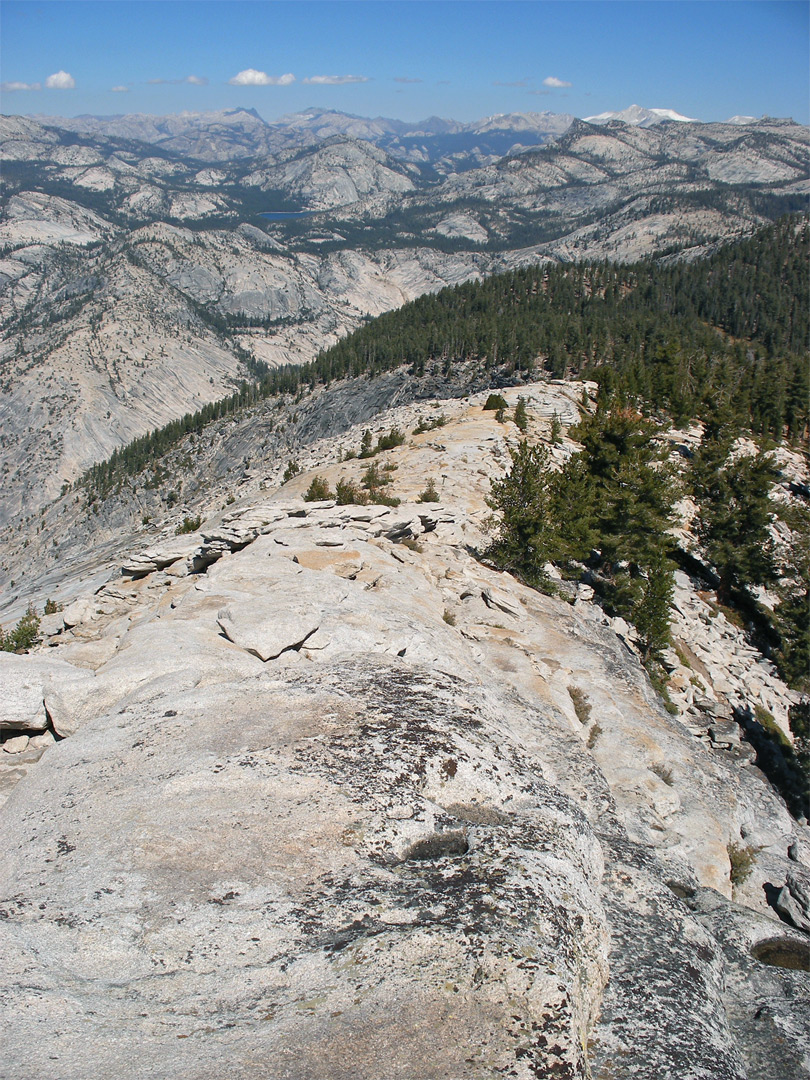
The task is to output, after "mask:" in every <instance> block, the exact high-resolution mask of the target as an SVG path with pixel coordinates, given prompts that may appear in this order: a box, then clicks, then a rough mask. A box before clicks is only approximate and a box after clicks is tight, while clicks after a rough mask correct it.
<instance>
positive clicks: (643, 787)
mask: <svg viewBox="0 0 810 1080" xmlns="http://www.w3.org/2000/svg"><path fill="white" fill-rule="evenodd" d="M518 392H520V393H522V394H523V395H524V396H527V398H528V400H529V412H530V423H531V425H532V428H531V430H530V434H532V433H533V434H535V435H538V434H541V433H542V432H544V431H545V426H547V425H548V423H549V422H550V419H551V416H552V414H553V412H559V413H561V414H562V413H563V412H564V407H565V403H566V402H567V404H568V407H569V408H570V409H571V410H573V405H572V396H573V397H574V399H575V397H576V396H578V394H579V393H580V392H581V387H573V388H567V387H566V388H557V389H555V388H553V387H552V388H549V387H547V386H538V387H537V388H536V390H534V391H533V390H532V389H531V388H523V389H522V390H521V391H517V390H515V391H512V390H506V391H504V393H505V394H506V395H507V398H508V399H509V400H510V405H512V406H513V405H514V403H515V401H516V398H517V394H518ZM532 395H534V396H532ZM555 395H556V396H555ZM566 395H569V396H568V397H566ZM480 405H481V400H479V399H477V398H472V399H471V400H469V401H466V402H462V401H457V402H452V403H445V405H444V406H443V407H444V408H445V409H446V412H447V414H448V416H447V423H446V424H445V425H444V426H442V428H441V429H440V430H431V431H427V432H424V433H422V434H419V435H416V436H414V437H412V438H410V439H409V441H408V443H407V445H404V446H401V447H397V448H395V449H394V450H391V451H389V452H387V454H386V455H381V456H380V459H379V460H380V462H381V463H388V464H393V465H396V466H397V468H396V469H392V470H390V474H391V475H392V476H393V477H394V489H395V490H396V491H397V492H398V493H399V494H400V495H401V497H402V503H401V505H399V506H397V507H386V506H339V505H336V504H335V503H334V501H331V500H325V501H323V502H319V503H307V502H305V501H303V500H302V498H301V494H302V493H303V492H305V491H306V490H307V487H308V486H309V483H310V481H311V479H312V471H310V472H309V473H306V472H305V473H302V474H301V475H300V476H298V477H296V478H295V479H294V480H293V481H291V482H290V483H289V484H286V485H284V487H283V488H282V489H281V490H275V489H272V490H271V489H267V490H263V491H262V490H259V489H258V488H253V489H251V490H249V491H248V492H246V494H245V496H244V497H243V498H242V500H241V501H239V502H237V503H235V505H232V506H229V507H228V508H227V510H226V511H225V512H224V513H221V514H217V515H213V516H212V517H211V519H210V520H208V521H206V522H205V523H204V524H203V525H202V526H201V529H200V530H199V531H198V532H197V533H195V534H192V535H189V536H184V537H182V538H179V537H177V536H175V535H173V534H172V533H171V530H167V532H166V535H164V536H163V537H162V538H161V537H158V538H155V537H152V538H150V541H149V543H148V546H147V545H144V548H143V549H142V550H141V552H140V553H139V552H137V551H132V550H129V549H128V550H125V551H121V552H119V558H118V564H117V565H118V566H119V567H124V569H125V571H126V572H125V573H124V574H123V575H121V573H120V570H119V571H118V572H117V573H116V574H115V575H113V576H112V577H110V578H109V580H107V582H106V583H104V584H101V585H100V586H97V587H96V588H95V590H94V591H93V592H92V593H90V594H89V595H87V594H81V593H80V592H78V591H77V589H76V587H75V583H74V584H71V585H70V592H69V593H66V595H70V596H71V597H72V598H73V603H71V604H70V605H69V606H66V607H65V609H64V611H62V612H60V613H59V615H60V616H61V618H59V619H54V621H53V623H52V625H51V626H50V630H49V636H48V637H47V638H46V639H45V642H44V643H43V645H41V646H40V647H39V648H38V649H37V650H36V651H35V652H33V653H31V654H29V655H27V656H22V657H16V656H15V657H5V656H4V655H0V674H1V675H2V677H3V678H4V697H5V699H6V708H7V709H9V710H14V711H13V716H14V717H18V719H16V720H13V722H8V723H7V722H6V721H5V720H3V722H2V724H0V727H4V734H5V735H6V736H7V737H6V740H5V742H4V743H3V750H2V751H0V779H1V780H2V784H3V790H4V791H5V792H7V793H8V798H7V801H6V802H5V805H4V806H3V808H2V815H3V836H4V843H3V845H2V849H1V850H0V882H2V887H1V888H0V942H2V954H3V957H4V963H3V975H2V989H1V990H0V993H2V1001H3V1021H2V1024H3V1036H2V1037H3V1047H4V1051H3V1062H4V1065H3V1068H4V1070H5V1071H6V1072H7V1073H8V1075H9V1076H14V1077H15V1080H42V1078H43V1077H48V1078H50V1077H59V1080H101V1078H102V1077H103V1078H105V1080H106V1078H107V1077H109V1076H110V1075H116V1076H118V1077H121V1078H122V1080H142V1078H144V1077H170V1078H172V1080H174V1078H177V1080H209V1078H210V1077H214V1076H216V1077H219V1076H228V1077H234V1078H237V1080H239V1078H244V1080H259V1078H267V1080H270V1078H273V1080H278V1078H289V1080H321V1078H324V1077H329V1078H330V1080H332V1078H334V1080H340V1078H342V1077H346V1078H347V1080H348V1078H349V1077H351V1078H360V1080H364V1078H365V1080H379V1078H380V1077H383V1076H384V1077H386V1078H389V1077H390V1078H401V1080H414V1078H417V1077H418V1078H420V1080H432V1078H444V1080H461V1078H465V1080H467V1078H468V1080H482V1078H491V1080H495V1078H496V1077H503V1076H509V1077H515V1078H520V1080H534V1078H537V1077H543V1078H549V1080H551V1078H552V1077H554V1078H560V1077H564V1078H571V1080H579V1078H582V1080H585V1078H587V1077H590V1078H591V1080H616V1078H622V1080H631V1078H632V1080H635V1078H638V1080H665V1078H666V1080H670V1078H671V1080H676V1078H677V1080H681V1078H694V1080H715V1078H717V1080H799V1078H801V1077H805V1076H806V1075H807V1062H808V1060H810V1057H809V1056H808V1055H810V1040H809V1039H808V1035H807V1032H808V1030H810V1029H809V1028H808V1025H807V1019H808V1017H807V1007H806V1002H807V998H808V990H810V975H808V972H807V967H808V962H807V954H808V942H810V937H808V934H807V932H806V929H803V928H802V923H801V918H806V896H807V889H806V882H807V873H808V869H810V867H809V866H808V863H809V862H810V860H809V859H808V852H810V846H808V845H809V843H810V837H808V830H807V827H806V825H804V824H802V823H800V822H798V821H796V820H795V819H793V818H792V817H791V815H790V814H789V813H788V811H787V809H786V807H785V805H784V803H783V802H782V800H781V799H780V798H779V796H778V795H777V794H776V793H775V792H774V790H773V789H772V788H771V787H770V786H769V785H768V783H767V781H766V780H765V777H764V776H763V775H762V774H761V773H760V772H759V770H758V769H757V767H756V765H754V764H751V763H749V760H748V759H745V760H743V759H742V758H740V757H739V755H738V753H737V749H735V747H738V746H746V745H748V744H747V743H745V740H744V735H743V733H742V732H741V731H740V730H739V729H736V730H735V728H734V726H733V725H732V724H730V722H729V719H728V718H727V716H726V713H727V711H728V702H727V700H726V699H725V698H724V697H723V695H722V693H721V692H720V691H719V690H718V688H717V687H716V685H715V683H714V682H713V681H712V672H711V671H710V670H709V666H708V665H707V666H706V674H705V677H704V686H703V690H702V691H701V693H702V695H703V696H702V697H700V698H696V697H695V695H690V696H689V698H688V700H685V701H684V706H683V711H682V712H681V714H680V715H679V716H671V715H669V714H668V713H667V712H666V711H665V710H664V709H663V707H662V705H661V703H660V700H659V699H658V698H657V697H656V694H655V692H654V691H653V689H652V687H651V685H650V683H649V681H648V679H647V676H646V674H645V672H644V670H643V668H642V667H641V665H640V663H639V661H638V657H637V655H636V653H635V652H634V651H633V649H632V647H631V642H630V634H629V630H628V627H627V624H626V623H625V624H623V625H619V622H620V621H619V620H613V622H611V621H609V620H606V619H605V618H604V617H603V616H602V613H601V611H600V610H599V609H597V608H596V607H595V606H594V605H593V604H592V603H591V602H590V601H589V600H586V599H585V598H584V596H585V593H584V592H583V594H582V595H581V596H580V597H579V599H577V600H576V602H575V603H573V604H571V603H567V602H566V601H565V600H564V599H562V598H558V597H549V596H543V595H541V594H539V593H536V592H534V591H532V590H530V589H527V588H525V587H524V586H522V585H520V584H519V583H518V582H516V581H515V580H513V579H512V578H511V577H510V576H509V575H507V574H503V573H498V572H496V571H494V570H492V569H490V568H488V567H486V566H485V565H483V564H482V563H480V562H478V561H477V560H476V559H475V558H474V557H473V555H472V554H471V550H472V549H474V548H475V547H476V546H478V545H480V543H481V541H482V537H483V533H482V527H483V526H484V524H485V519H486V515H487V514H488V513H489V509H488V507H487V506H486V503H485V497H486V494H487V492H488V490H489V478H490V476H492V475H497V474H498V472H499V471H502V470H503V468H504V467H505V464H506V461H507V460H508V455H507V452H506V446H507V445H508V441H509V440H510V439H511V438H513V437H514V433H513V432H512V431H511V429H510V427H509V426H508V425H507V426H504V425H500V424H497V423H496V422H495V420H494V419H493V417H492V416H491V414H490V415H487V414H485V413H484V412H483V411H482V409H481V407H480ZM420 408H421V409H422V410H424V406H417V405H414V404H411V405H408V406H404V407H402V408H401V409H400V410H399V411H396V412H394V413H392V414H388V415H386V416H385V417H382V418H381V419H380V421H379V424H378V425H377V429H375V434H377V433H378V430H379V431H380V432H381V431H385V430H387V429H389V428H390V427H391V426H392V425H393V424H394V423H397V424H399V425H400V426H401V427H402V428H403V430H406V429H407V430H409V431H410V430H411V429H412V427H413V424H414V422H415V420H416V418H417V417H418V415H419V411H418V410H419V409H420ZM544 425H545V426H544ZM360 434H361V431H360V429H357V430H356V431H353V433H352V437H353V438H354V439H355V442H359V438H360ZM346 441H347V440H346V436H345V435H341V438H340V439H339V440H337V439H332V440H331V441H329V440H327V441H326V442H324V443H323V444H319V445H318V446H316V447H315V448H314V449H313V451H312V462H311V464H312V467H313V470H314V469H315V468H317V471H318V474H319V475H321V476H323V477H325V479H327V481H328V482H329V484H330V485H331V486H334V484H335V482H336V479H337V478H338V477H340V476H347V475H348V477H349V478H350V479H353V480H354V481H357V480H358V479H359V475H360V470H361V468H362V467H364V463H363V462H359V461H345V460H344V461H341V457H342V456H343V455H342V452H341V451H342V449H343V448H345V445H346ZM569 451H570V445H568V444H566V445H565V446H563V447H562V448H561V450H560V452H561V453H562V452H569ZM352 470H354V472H352ZM443 476H452V483H450V482H448V483H446V484H445V483H441V484H440V486H441V487H442V491H441V502H437V503H421V502H419V501H418V496H419V492H420V491H421V490H422V489H424V488H425V485H426V482H427V480H428V478H430V477H436V478H441V477H443ZM88 580H93V581H95V580H96V577H94V576H93V575H90V576H89V578H88ZM66 588H67V585H66ZM679 588H680V589H681V590H682V592H683V593H684V594H685V593H686V591H687V590H688V588H689V584H688V581H687V580H684V581H681V582H680V583H679ZM683 606H684V607H686V606H688V605H687V604H686V600H685V598H684V602H683ZM614 624H615V625H614ZM685 626H686V629H684V630H683V631H682V632H683V633H684V635H686V633H687V630H688V622H687V623H686V624H685ZM735 647H736V646H735ZM716 652H717V657H716V659H715V660H714V661H713V668H717V669H718V670H719V668H718V665H721V666H722V663H723V662H724V661H723V654H721V652H720V651H719V646H718V647H717V649H716ZM756 676H757V672H754V677H756ZM758 685H759V684H758V683H756V684H752V686H754V687H756V686H758ZM6 686H8V687H9V688H10V690H7V691H6V690H5V687H6ZM742 686H743V684H742V682H738V683H736V684H735V687H734V690H735V694H739V693H742V690H741V689H740V688H741V687H742ZM752 692H753V691H752ZM780 693H781V691H780ZM696 702H697V704H696ZM699 706H702V708H703V712H702V714H701V715H703V716H705V727H706V729H707V730H708V729H709V728H711V730H712V732H713V736H712V737H711V738H704V737H703V735H702V734H701V732H702V730H703V729H702V728H701V729H699V730H698V729H696V732H697V734H695V733H693V732H692V727H694V726H695V725H694V723H693V722H692V721H693V714H692V713H691V712H690V711H689V710H690V709H697V708H698V707H699ZM3 715H6V714H2V713H0V718H1V717H2V716H3ZM8 715H9V716H11V715H12V713H11V712H9V713H8ZM690 724H691V727H690ZM17 740H21V741H20V742H17ZM24 740H27V741H26V742H25V745H22V741H24ZM743 840H745V843H746V844H747V845H749V848H750V851H751V854H752V860H753V861H752V872H751V877H750V879H749V880H748V882H746V883H745V885H744V886H740V887H735V886H732V883H731V865H730V856H729V845H730V843H732V842H734V843H742V841H743ZM768 890H771V892H774V891H775V892H776V893H777V894H780V895H781V896H782V899H783V901H784V905H783V906H787V907H788V910H789V914H790V918H789V919H788V918H786V917H784V916H783V917H782V918H780V914H779V910H780V909H779V907H778V904H776V906H774V905H773V904H770V903H769V902H768V900H767V897H768V895H769V893H768ZM780 890H781V893H780ZM790 905H793V906H792V907H791V906H790ZM802 905H804V906H803V907H802ZM794 911H795V912H796V915H795V917H794V914H793V912H794ZM802 911H803V912H804V914H803V915H802Z"/></svg>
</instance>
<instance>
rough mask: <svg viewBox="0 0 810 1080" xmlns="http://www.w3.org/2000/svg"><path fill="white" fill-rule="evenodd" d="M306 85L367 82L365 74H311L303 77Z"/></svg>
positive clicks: (337, 84)
mask: <svg viewBox="0 0 810 1080" xmlns="http://www.w3.org/2000/svg"><path fill="white" fill-rule="evenodd" d="M303 81H304V83H305V84H306V85H307V86H344V85H345V84H346V83H359V82H368V81H369V80H368V79H367V78H366V76H365V75H312V76H311V77H310V78H309V79H304V80H303Z"/></svg>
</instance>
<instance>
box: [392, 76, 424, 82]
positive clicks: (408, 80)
mask: <svg viewBox="0 0 810 1080" xmlns="http://www.w3.org/2000/svg"><path fill="white" fill-rule="evenodd" d="M421 81H422V80H421V79H405V78H402V77H400V78H396V77H395V78H394V82H399V83H420V82H421Z"/></svg>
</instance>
